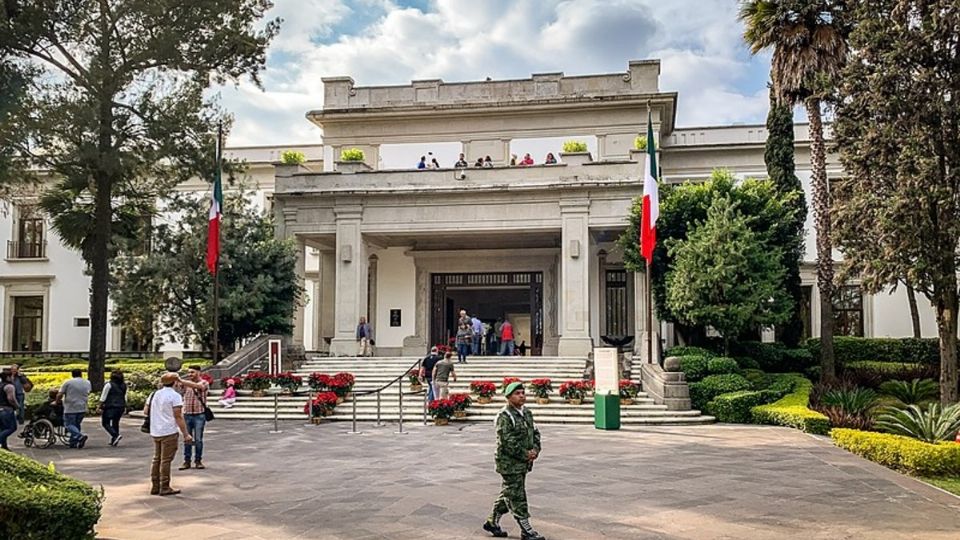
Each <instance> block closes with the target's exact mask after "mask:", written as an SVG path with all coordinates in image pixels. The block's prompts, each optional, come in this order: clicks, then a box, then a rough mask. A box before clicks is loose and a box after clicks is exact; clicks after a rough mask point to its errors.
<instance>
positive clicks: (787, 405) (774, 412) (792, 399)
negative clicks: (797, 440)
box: [750, 375, 830, 435]
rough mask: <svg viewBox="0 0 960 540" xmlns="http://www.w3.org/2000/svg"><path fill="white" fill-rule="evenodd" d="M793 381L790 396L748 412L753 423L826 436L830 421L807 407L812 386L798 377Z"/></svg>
mask: <svg viewBox="0 0 960 540" xmlns="http://www.w3.org/2000/svg"><path fill="white" fill-rule="evenodd" d="M793 380H794V388H793V391H792V392H791V393H790V394H787V395H785V396H784V397H782V398H780V399H779V400H777V401H775V402H773V403H770V404H767V405H758V406H756V407H754V408H752V409H751V410H750V414H751V415H752V416H753V421H754V422H755V423H757V424H773V425H778V426H787V427H793V428H797V429H799V430H802V431H806V432H807V433H815V434H818V435H826V434H827V432H829V431H830V420H829V419H827V417H826V416H824V415H822V414H820V413H818V412H817V411H813V410H811V409H810V408H808V407H807V404H808V403H809V402H810V391H811V390H812V389H813V384H812V383H811V382H810V381H809V380H807V379H805V378H804V377H802V376H800V375H794V376H793Z"/></svg>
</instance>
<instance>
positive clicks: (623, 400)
mask: <svg viewBox="0 0 960 540" xmlns="http://www.w3.org/2000/svg"><path fill="white" fill-rule="evenodd" d="M639 393H640V387H639V386H638V385H637V383H635V382H633V381H631V380H629V379H621V380H620V404H621V405H633V400H634V398H636V397H637V394H639Z"/></svg>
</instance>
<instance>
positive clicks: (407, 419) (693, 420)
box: [218, 413, 715, 427]
mask: <svg viewBox="0 0 960 540" xmlns="http://www.w3.org/2000/svg"><path fill="white" fill-rule="evenodd" d="M218 418H225V419H230V418H231V417H228V416H222V415H218ZM235 419H237V420H273V413H262V414H261V413H249V414H245V415H243V416H242V417H241V416H237V417H235ZM278 419H279V420H283V421H299V422H303V423H306V422H307V421H308V419H307V417H306V416H305V415H303V414H285V413H280V415H279V417H278ZM376 420H377V417H376V415H375V414H365V415H359V414H358V415H357V422H362V423H365V424H366V423H372V422H375V421H376ZM381 420H382V421H383V422H389V423H395V422H396V421H397V418H390V417H387V416H386V415H383V416H381ZM536 420H537V423H538V424H593V422H594V418H593V416H592V415H589V416H555V417H553V416H551V417H537V419H536ZM324 421H325V422H344V423H348V422H350V421H352V417H351V416H349V415H344V416H340V415H339V414H338V415H335V416H328V417H326V418H324ZM492 421H493V416H491V417H489V418H487V417H476V416H474V415H469V416H467V418H465V419H462V420H452V421H451V422H450V423H451V425H456V424H457V423H461V422H492ZM714 422H715V419H714V418H713V417H712V416H703V415H697V416H677V415H673V416H659V417H656V416H640V417H629V416H626V417H622V418H621V419H620V423H621V425H625V426H630V425H701V424H712V423H714ZM404 423H405V424H413V423H417V424H422V423H423V418H422V416H416V417H414V416H407V415H406V414H404ZM364 427H372V426H370V425H365V426H364Z"/></svg>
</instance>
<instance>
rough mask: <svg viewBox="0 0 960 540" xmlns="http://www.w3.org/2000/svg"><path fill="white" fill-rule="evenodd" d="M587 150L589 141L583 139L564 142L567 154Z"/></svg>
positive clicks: (564, 150) (564, 149)
mask: <svg viewBox="0 0 960 540" xmlns="http://www.w3.org/2000/svg"><path fill="white" fill-rule="evenodd" d="M586 151H587V143H585V142H583V141H565V142H564V143H563V152H564V153H565V154H576V153H579V152H586Z"/></svg>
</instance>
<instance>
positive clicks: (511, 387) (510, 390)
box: [503, 382, 523, 397]
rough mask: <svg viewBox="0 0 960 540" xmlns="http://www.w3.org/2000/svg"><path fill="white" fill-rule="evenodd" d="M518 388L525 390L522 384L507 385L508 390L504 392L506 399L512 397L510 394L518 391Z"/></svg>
mask: <svg viewBox="0 0 960 540" xmlns="http://www.w3.org/2000/svg"><path fill="white" fill-rule="evenodd" d="M517 388H523V383H522V382H512V383H510V384H508V385H507V388H506V389H505V390H504V391H503V396H504V397H510V394H512V393H514V392H516V391H517Z"/></svg>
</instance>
